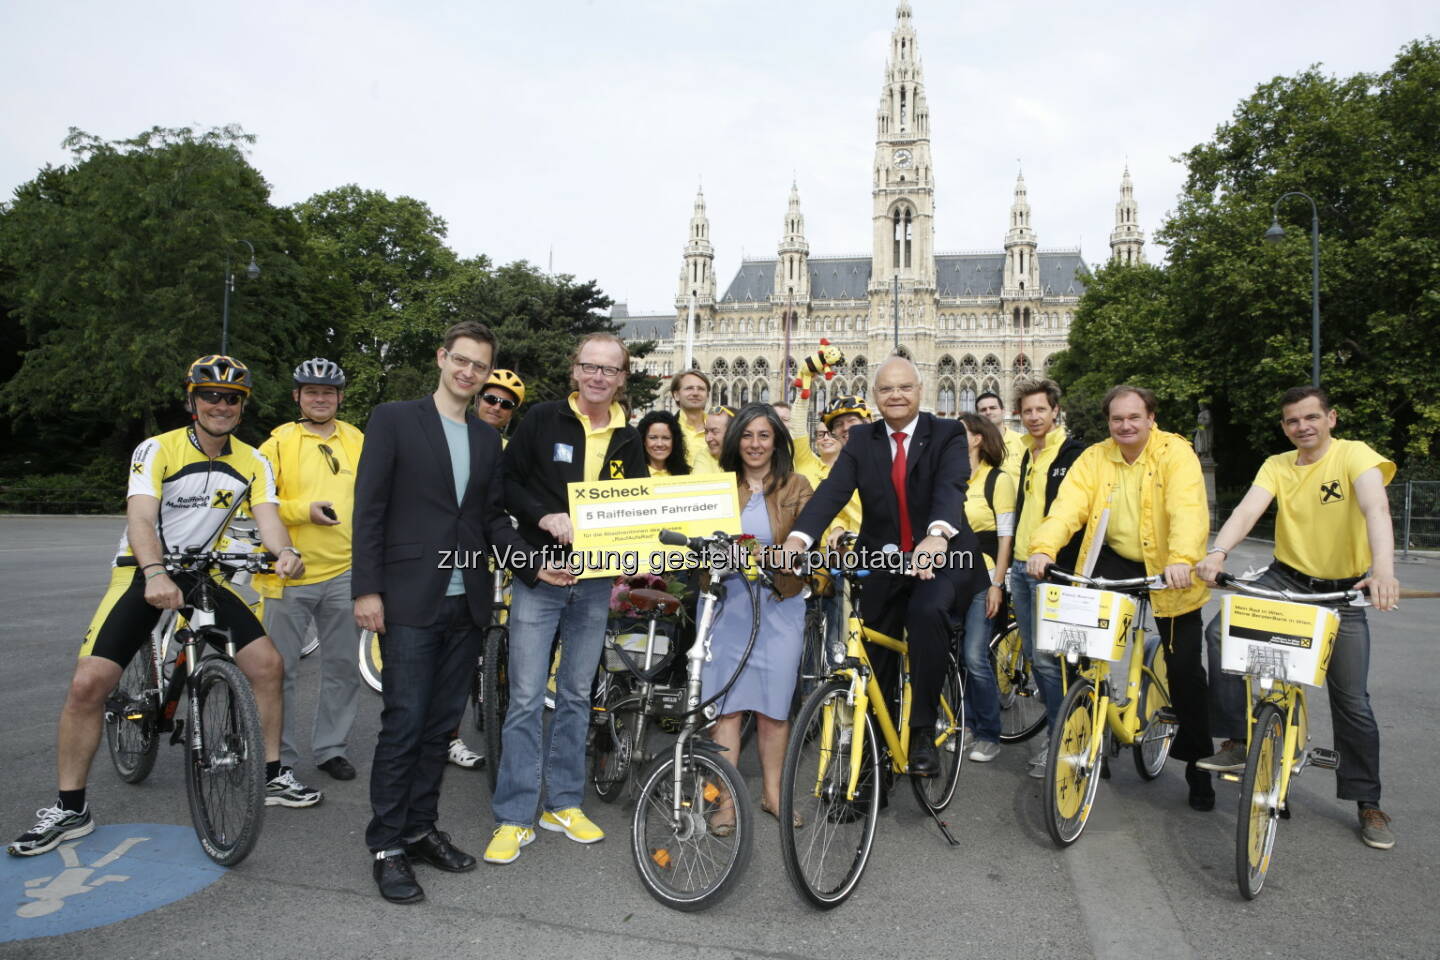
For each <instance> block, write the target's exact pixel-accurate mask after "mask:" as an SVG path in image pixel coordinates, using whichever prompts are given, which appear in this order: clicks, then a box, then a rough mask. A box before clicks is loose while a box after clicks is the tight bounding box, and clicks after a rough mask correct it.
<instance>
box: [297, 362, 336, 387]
mask: <svg viewBox="0 0 1440 960" xmlns="http://www.w3.org/2000/svg"><path fill="white" fill-rule="evenodd" d="M307 383H313V384H316V385H318V386H322V387H343V386H345V371H344V370H341V369H340V364H338V363H335V362H333V361H331V360H326V359H325V358H324V357H315V358H314V359H313V360H306V361H305V362H304V363H302V364H300V366H298V367H296V368H295V386H297V387H298V386H302V385H304V384H307Z"/></svg>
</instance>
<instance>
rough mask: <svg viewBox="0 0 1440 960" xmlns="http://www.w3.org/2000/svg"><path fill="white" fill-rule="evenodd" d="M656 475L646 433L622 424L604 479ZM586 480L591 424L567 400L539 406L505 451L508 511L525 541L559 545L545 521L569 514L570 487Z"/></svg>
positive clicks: (608, 456) (607, 451)
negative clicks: (587, 433)
mask: <svg viewBox="0 0 1440 960" xmlns="http://www.w3.org/2000/svg"><path fill="white" fill-rule="evenodd" d="M648 476H650V468H649V466H648V465H647V463H646V460H645V445H644V444H643V443H641V441H640V434H639V432H638V431H636V429H635V428H634V427H632V426H630V425H629V424H628V423H622V424H621V425H620V426H619V427H618V428H617V429H616V430H615V432H614V433H612V434H610V444H609V446H608V447H606V448H605V463H604V465H603V467H602V468H601V471H600V479H601V480H633V479H635V478H636V477H648ZM584 479H585V425H584V424H582V423H581V422H580V418H579V417H577V416H575V411H574V410H571V409H570V403H569V401H567V400H550V401H547V402H545V403H541V404H537V405H536V406H535V407H534V408H533V409H532V410H531V411H530V412H529V413H527V414H526V415H525V419H524V420H522V421H521V422H520V427H519V428H518V429H517V430H516V431H515V436H513V437H511V438H510V444H509V446H507V447H506V448H505V509H506V510H508V511H509V512H510V515H511V516H513V517H514V518H515V520H516V522H517V523H518V524H519V529H520V536H522V537H524V538H525V541H526V542H527V543H529V544H531V545H532V546H535V547H541V548H544V547H549V546H553V545H555V538H554V537H552V536H550V534H548V533H546V532H545V531H544V530H541V529H540V518H541V517H543V516H546V515H547V514H551V513H569V512H570V503H569V501H568V499H567V498H566V484H570V483H579V482H580V481H582V480H584Z"/></svg>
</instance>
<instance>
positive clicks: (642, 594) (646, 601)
mask: <svg viewBox="0 0 1440 960" xmlns="http://www.w3.org/2000/svg"><path fill="white" fill-rule="evenodd" d="M625 599H626V600H627V601H628V602H629V604H630V605H631V606H632V607H634V608H635V609H636V610H640V611H643V612H647V613H648V612H649V611H651V610H654V611H656V612H657V613H658V614H659V615H660V616H662V617H663V616H669V615H670V614H672V613H674V612H675V611H676V610H679V609H680V598H679V597H677V596H674V595H673V594H669V593H666V592H665V591H664V590H647V589H645V588H643V587H642V588H638V589H635V590H631V591H630V592H629V593H627V594H626V595H625Z"/></svg>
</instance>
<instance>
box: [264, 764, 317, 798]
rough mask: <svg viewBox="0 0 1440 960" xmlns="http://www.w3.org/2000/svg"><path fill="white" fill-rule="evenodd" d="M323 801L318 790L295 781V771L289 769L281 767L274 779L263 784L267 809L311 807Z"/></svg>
mask: <svg viewBox="0 0 1440 960" xmlns="http://www.w3.org/2000/svg"><path fill="white" fill-rule="evenodd" d="M324 799H325V795H324V794H323V793H321V792H320V791H319V790H316V789H314V788H312V787H307V786H305V784H303V783H301V782H300V781H299V780H296V779H295V771H293V770H291V769H290V768H289V767H281V768H280V773H279V774H277V775H276V777H275V779H274V780H271V781H270V782H269V783H267V784H265V806H267V807H313V806H315V804H317V803H319V802H320V801H321V800H324Z"/></svg>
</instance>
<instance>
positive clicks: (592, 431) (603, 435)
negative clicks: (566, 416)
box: [570, 393, 625, 483]
mask: <svg viewBox="0 0 1440 960" xmlns="http://www.w3.org/2000/svg"><path fill="white" fill-rule="evenodd" d="M570 409H571V410H573V411H575V416H577V417H579V418H580V425H581V426H582V427H584V428H585V481H586V482H587V483H593V482H594V481H596V480H599V479H601V478H602V477H604V475H603V473H602V472H601V471H603V470H604V469H605V451H606V450H608V449H610V435H611V434H613V433H614V432H615V431H616V430H618V429H619V428H620V427H622V426H624V425H625V410H624V408H622V407H621V406H620V404H618V403H615V402H613V401H612V402H611V404H610V422H609V423H607V424H605V426H603V427H595V426H592V425H591V424H590V418H589V417H587V416H585V414H583V413H581V412H580V395H579V394H576V393H572V394H570ZM604 479H607V480H608V479H609V477H604Z"/></svg>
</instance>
